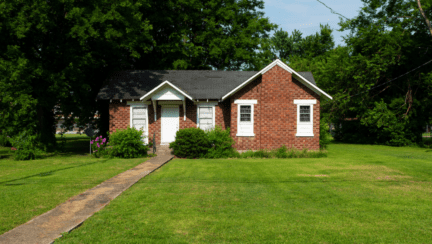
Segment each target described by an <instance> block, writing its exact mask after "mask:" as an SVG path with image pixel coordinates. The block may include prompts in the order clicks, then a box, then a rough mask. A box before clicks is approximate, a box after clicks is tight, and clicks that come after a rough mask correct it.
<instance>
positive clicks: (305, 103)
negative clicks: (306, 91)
mask: <svg viewBox="0 0 432 244" xmlns="http://www.w3.org/2000/svg"><path fill="white" fill-rule="evenodd" d="M316 102H317V100H316V99H309V100H307V99H305V100H301V99H300V100H297V99H296V100H294V104H297V134H296V136H314V134H313V121H314V120H313V105H314V104H316ZM300 106H310V121H309V122H300ZM300 124H302V125H311V127H312V131H311V132H310V133H299V132H298V128H299V125H300Z"/></svg>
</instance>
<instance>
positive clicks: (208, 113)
mask: <svg viewBox="0 0 432 244" xmlns="http://www.w3.org/2000/svg"><path fill="white" fill-rule="evenodd" d="M199 118H200V119H212V118H213V108H212V107H200V108H199Z"/></svg>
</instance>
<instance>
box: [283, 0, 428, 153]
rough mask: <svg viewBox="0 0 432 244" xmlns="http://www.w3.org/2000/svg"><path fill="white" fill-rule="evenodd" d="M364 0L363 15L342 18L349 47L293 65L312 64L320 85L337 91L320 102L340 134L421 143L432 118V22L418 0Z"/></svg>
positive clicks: (399, 143) (381, 141) (371, 140)
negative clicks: (431, 27)
mask: <svg viewBox="0 0 432 244" xmlns="http://www.w3.org/2000/svg"><path fill="white" fill-rule="evenodd" d="M363 2H365V7H363V8H362V11H360V13H359V16H358V17H356V18H354V19H351V20H347V21H342V20H341V22H340V25H341V29H340V31H343V30H346V29H349V30H351V33H350V34H349V35H348V36H347V37H346V38H344V39H345V42H346V44H347V46H346V47H338V48H336V49H334V50H330V51H328V52H327V54H326V55H325V57H324V58H320V59H313V60H312V61H309V63H307V62H306V61H304V60H297V61H296V62H295V63H293V64H292V65H291V67H293V68H294V69H296V67H299V66H301V65H304V64H307V65H306V66H307V67H308V69H309V70H312V71H313V72H314V77H315V79H316V81H317V84H318V86H319V87H321V88H323V89H324V90H325V91H327V92H328V93H329V94H331V95H332V96H333V98H334V100H332V101H322V103H321V107H322V112H323V114H326V116H328V117H329V118H330V119H331V120H332V121H333V122H334V123H336V124H340V123H341V124H342V129H341V130H338V133H337V134H336V138H337V139H339V140H342V141H345V142H356V143H378V144H387V145H394V146H402V145H407V144H410V143H413V142H415V143H421V140H422V138H421V132H422V130H423V128H424V125H426V123H427V122H428V121H430V119H431V118H432V114H431V111H430V109H428V108H430V106H431V105H432V100H431V85H432V72H431V69H432V68H431V65H432V62H429V61H430V55H428V54H427V53H428V51H429V49H432V45H431V39H430V37H431V36H430V34H429V28H428V27H427V24H426V23H425V22H424V21H423V20H422V16H421V14H420V11H418V9H417V6H416V2H414V1H410V2H406V1H403V0H371V1H369V0H363ZM424 9H425V11H424V13H425V15H426V16H428V15H430V14H431V5H427V4H425V6H424ZM384 27H385V28H384ZM428 62H429V63H428ZM303 68H305V67H304V66H303ZM346 118H357V120H352V121H346V120H345V119H346Z"/></svg>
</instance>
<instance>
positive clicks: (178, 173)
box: [56, 144, 432, 243]
mask: <svg viewBox="0 0 432 244" xmlns="http://www.w3.org/2000/svg"><path fill="white" fill-rule="evenodd" d="M431 154H432V152H431V151H430V149H421V148H405V147H404V148H394V147H387V146H372V145H349V144H332V145H330V146H329V154H328V158H318V159H222V160H185V159H175V160H172V161H171V162H170V163H169V164H167V165H165V166H164V167H163V168H161V169H159V170H157V171H156V172H155V173H153V174H151V175H149V176H147V177H146V178H144V179H142V180H140V181H139V182H138V183H137V184H135V185H134V186H132V187H131V188H130V189H128V190H127V191H125V192H124V193H123V194H122V195H121V196H119V197H118V198H116V199H115V200H114V201H112V202H111V203H110V204H109V205H108V206H107V207H105V208H104V209H103V210H101V211H99V212H98V213H96V214H95V215H94V216H93V217H91V218H89V219H88V220H87V221H86V222H85V223H84V224H83V225H82V226H81V227H80V228H78V229H76V230H74V231H73V232H71V233H69V234H67V235H65V236H64V237H62V238H60V239H58V240H57V241H56V243H143V242H145V243H208V242H217V243H230V242H233V243H234V242H235V243H238V242H240V243H274V242H290V243H306V242H307V243H353V242H355V243H376V242H379V243H402V242H403V243H427V242H429V240H430V236H432V228H431V227H430V226H432V211H431V210H432V209H431V208H432V205H431V204H430V202H431V200H432V194H431V193H432V192H431V191H432V184H431V179H432V160H431V158H432V156H431ZM396 155H416V156H417V158H415V157H413V158H403V157H398V156H396Z"/></svg>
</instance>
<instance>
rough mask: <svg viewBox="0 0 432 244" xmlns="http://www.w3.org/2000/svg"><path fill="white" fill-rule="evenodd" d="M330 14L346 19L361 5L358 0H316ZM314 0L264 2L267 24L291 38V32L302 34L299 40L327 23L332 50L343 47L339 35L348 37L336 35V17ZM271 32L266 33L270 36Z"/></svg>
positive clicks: (357, 11) (351, 16) (344, 34)
mask: <svg viewBox="0 0 432 244" xmlns="http://www.w3.org/2000/svg"><path fill="white" fill-rule="evenodd" d="M319 1H320V2H322V3H324V4H325V5H327V6H328V7H330V8H331V9H333V11H334V12H337V13H339V14H341V15H343V16H345V17H347V18H349V19H351V18H354V17H357V16H358V14H359V12H360V10H361V8H362V7H363V6H364V4H363V2H362V1H360V0H319ZM319 1H318V0H264V9H262V10H260V11H262V12H264V13H265V15H264V17H268V18H269V20H270V22H271V23H275V24H277V25H279V27H278V29H280V28H282V30H284V31H288V34H289V35H291V34H292V32H293V31H294V29H297V30H299V31H300V32H301V33H302V37H306V36H309V35H314V34H315V33H316V32H319V31H320V23H321V24H322V25H325V24H329V26H330V28H331V29H332V30H333V32H332V35H333V38H334V42H335V47H336V46H338V45H341V46H346V44H345V43H344V41H343V38H342V36H346V35H348V34H349V32H350V31H349V30H346V31H343V32H339V31H337V30H338V29H340V26H339V25H338V23H339V18H340V16H339V15H337V14H334V13H332V12H331V10H330V9H328V8H327V7H326V6H325V5H324V4H322V3H320V2H319ZM273 33H274V31H273V32H270V36H272V35H273Z"/></svg>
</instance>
